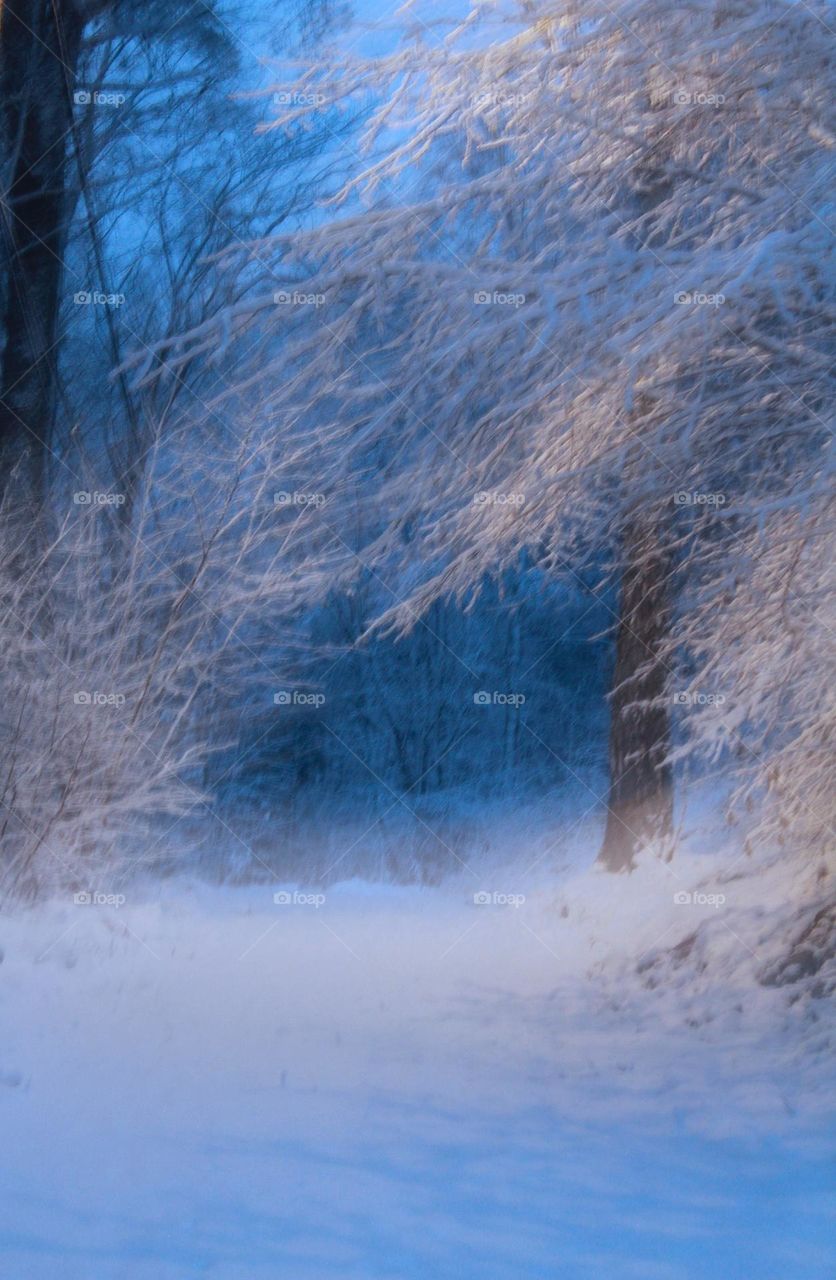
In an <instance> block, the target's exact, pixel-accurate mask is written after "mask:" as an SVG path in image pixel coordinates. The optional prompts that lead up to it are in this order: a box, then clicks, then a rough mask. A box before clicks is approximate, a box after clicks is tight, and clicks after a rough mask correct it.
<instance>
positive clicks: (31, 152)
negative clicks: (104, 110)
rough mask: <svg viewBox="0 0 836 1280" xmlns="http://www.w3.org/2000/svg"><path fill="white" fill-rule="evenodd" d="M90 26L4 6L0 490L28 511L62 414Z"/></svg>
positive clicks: (74, 11) (35, 5)
mask: <svg viewBox="0 0 836 1280" xmlns="http://www.w3.org/2000/svg"><path fill="white" fill-rule="evenodd" d="M82 26H83V20H82V17H81V14H80V12H79V10H78V8H77V7H76V5H75V4H74V3H72V0H0V111H2V146H3V197H4V198H3V209H2V219H3V249H4V256H5V266H6V291H5V298H4V304H3V314H2V333H3V338H4V342H5V345H4V350H3V357H2V364H0V467H1V468H2V473H0V488H5V487H6V485H7V483H8V479H9V474H10V472H11V471H12V470H15V471H16V485H15V489H16V493H17V496H18V497H19V498H20V499H22V500H23V503H27V502H28V501H29V500H30V499H32V498H34V499H37V497H38V493H39V489H40V485H41V483H42V481H43V475H44V465H45V457H46V454H47V451H48V449H49V441H50V435H51V431H52V419H53V413H54V407H55V392H56V368H57V350H56V339H57V316H58V312H59V308H60V301H61V296H60V293H61V282H62V276H63V262H62V259H63V254H64V247H65V239H66V236H65V231H66V227H65V221H66V218H65V212H66V203H67V202H66V194H65V189H66V164H67V151H68V145H69V144H68V137H69V134H70V130H71V127H72V119H73V114H72V113H73V91H74V87H75V77H76V68H77V63H78V54H79V48H80V44H81V34H82ZM18 485H19V486H20V489H19V490H18V488H17V486H18ZM15 505H18V503H17V502H16V503H15Z"/></svg>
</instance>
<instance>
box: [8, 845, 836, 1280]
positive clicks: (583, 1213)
mask: <svg viewBox="0 0 836 1280" xmlns="http://www.w3.org/2000/svg"><path fill="white" fill-rule="evenodd" d="M586 861H588V858H587V859H586ZM722 868H725V870H722ZM741 872H745V874H741ZM91 888H93V889H96V888H98V890H99V892H101V893H108V892H115V891H117V890H115V889H114V887H113V886H108V885H104V884H103V885H101V886H91ZM118 891H119V892H120V893H122V894H123V895H124V897H125V899H126V901H125V902H124V903H121V904H119V905H115V904H107V903H100V904H96V903H91V904H87V905H76V904H75V903H74V902H73V901H72V900H71V898H70V899H67V898H64V899H61V900H57V901H54V902H51V903H48V904H43V905H41V906H40V907H38V908H37V909H32V910H30V911H27V912H18V913H15V914H8V915H6V916H4V917H2V918H0V946H2V948H3V952H4V960H3V963H2V966H0V1019H2V1040H0V1115H1V1116H2V1131H3V1135H4V1140H3V1162H2V1167H3V1174H2V1179H3V1183H2V1197H0V1246H1V1248H0V1252H2V1255H3V1258H4V1261H3V1262H2V1264H0V1275H2V1277H4V1280H5V1277H9V1278H10V1280H12V1278H13V1280H180V1278H181V1277H182V1278H183V1280H185V1278H187V1277H193V1276H194V1277H198V1276H200V1277H211V1278H212V1280H259V1277H264V1278H265V1280H267V1278H268V1277H269V1280H285V1278H286V1280H326V1278H331V1277H344V1278H346V1280H348V1278H350V1280H406V1278H407V1277H409V1278H410V1280H411V1278H412V1277H416V1278H419V1277H420V1280H470V1278H471V1277H472V1278H473V1280H476V1278H477V1277H478V1278H479V1280H534V1278H535V1277H536V1278H537V1280H540V1278H543V1280H545V1278H546V1277H548V1280H554V1278H556V1277H560V1278H561V1280H562V1278H564V1277H565V1278H566V1280H576V1278H577V1280H599V1278H601V1277H611V1278H612V1280H620V1278H622V1277H624V1278H628V1277H629V1278H631V1280H632V1278H635V1280H702V1277H706V1278H707V1277H712V1280H713V1278H715V1277H722V1280H737V1278H738V1277H739V1278H740V1280H744V1278H745V1280H826V1278H829V1277H832V1276H833V1274H834V1266H836V1252H834V1250H833V1248H832V1246H829V1245H828V1236H829V1235H830V1236H831V1238H832V1227H833V1215H832V1206H830V1209H829V1202H828V1193H829V1189H830V1186H831V1185H832V1165H831V1163H830V1158H831V1157H832V1153H833V1141H832V1138H833V1129H832V1123H831V1119H832V1113H831V1112H829V1111H828V1085H829V1080H830V1076H831V1071H832V1069H831V1067H830V1060H829V1046H830V1042H831V1034H830V1030H829V1029H828V1027H827V1024H826V1021H825V1009H824V1007H823V1006H824V1002H823V1001H822V1000H820V999H816V998H814V997H811V996H810V995H809V993H807V994H805V995H804V996H803V997H802V998H800V999H795V1000H793V999H792V989H791V988H789V987H765V986H762V985H759V984H758V983H757V982H756V981H755V974H756V973H757V972H758V971H760V969H761V968H762V966H763V965H764V964H765V963H767V962H768V961H769V959H770V955H771V950H770V949H772V950H775V948H776V947H777V946H778V942H777V941H776V922H780V921H782V920H785V917H786V914H787V902H788V900H789V897H790V896H791V891H792V890H791V886H790V884H789V876H788V872H787V871H786V870H784V869H782V867H781V865H780V864H775V865H774V866H773V867H772V869H771V870H762V871H761V873H760V874H758V875H757V876H754V875H752V873H751V869H750V868H749V867H748V864H746V863H745V861H744V862H741V863H739V864H738V865H736V866H735V865H732V864H731V860H730V858H729V856H728V850H725V851H722V852H720V851H718V852H717V853H715V854H711V853H702V854H700V855H697V854H692V855H688V854H683V855H681V856H680V857H678V858H677V860H676V863H675V864H674V865H673V866H672V867H666V866H664V865H663V864H661V863H659V862H656V861H648V863H647V864H645V865H643V866H642V867H641V868H640V869H639V870H638V871H637V872H636V873H635V874H634V875H632V876H630V877H610V876H606V875H604V874H601V873H599V872H597V871H595V870H589V869H581V868H580V867H573V866H572V865H569V866H567V867H566V869H565V870H564V871H563V872H557V871H555V870H553V869H550V870H549V874H548V876H546V875H545V874H544V871H543V866H542V865H541V866H540V867H537V866H529V867H528V868H525V867H523V868H522V869H520V868H519V867H518V869H517V870H514V871H511V870H508V871H507V872H505V873H503V872H502V871H501V870H500V869H499V868H497V869H495V870H494V871H493V872H491V873H490V874H489V875H486V877H485V880H484V882H482V880H481V879H479V878H478V877H477V876H474V874H472V873H468V872H465V871H462V874H461V877H460V878H457V879H456V880H454V881H452V880H451V881H448V882H446V883H445V884H443V885H442V886H440V887H437V888H419V887H414V886H413V887H396V886H386V885H375V886H372V885H368V884H363V883H361V882H359V881H352V882H347V883H343V884H339V885H330V886H327V887H326V888H325V889H324V890H321V889H318V888H316V887H315V886H305V887H304V889H302V890H298V889H294V887H293V886H284V887H282V886H279V885H270V886H267V885H261V886H259V885H250V886H245V887H235V888H232V887H216V888H212V887H209V886H207V885H201V884H197V883H193V882H187V881H185V880H182V879H176V878H172V879H170V880H167V881H164V882H162V883H161V884H158V885H156V886H155V887H153V888H152V887H151V886H149V885H148V884H146V885H145V886H144V887H140V886H137V885H134V886H130V885H123V886H121V887H120V888H119V890H118ZM276 892H278V893H279V901H278V902H275V901H274V893H276ZM323 893H324V901H321V900H320V896H321V895H322V894H323ZM677 893H679V894H689V893H690V894H691V895H692V898H691V901H690V902H676V901H675V900H674V895H675V894H677ZM695 893H697V894H701V895H703V897H704V898H705V899H707V900H700V901H694V898H693V895H694V894H695ZM477 895H482V897H483V898H484V897H487V899H488V901H477V900H476V898H477ZM718 896H721V897H723V898H724V899H725V901H723V902H720V903H718V902H717V901H716V899H717V897H718ZM288 898H289V900H287V899H288ZM312 898H313V899H314V900H311V899H312ZM520 898H524V901H519V899H520ZM782 913H783V914H782ZM791 923H792V922H791V921H789V922H786V921H785V928H786V930H789V931H790V932H791ZM782 927H784V926H782ZM778 932H779V935H780V928H779V931H778ZM694 935H696V936H694Z"/></svg>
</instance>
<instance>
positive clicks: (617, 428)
mask: <svg viewBox="0 0 836 1280" xmlns="http://www.w3.org/2000/svg"><path fill="white" fill-rule="evenodd" d="M824 19H825V10H824V7H823V6H820V5H818V4H816V3H813V4H810V5H804V6H798V5H787V4H784V3H780V2H779V0H756V2H752V0H747V2H746V3H743V0H741V2H740V3H736V2H735V0H731V2H730V0H702V2H698V3H694V4H692V5H689V6H687V7H681V8H675V9H671V8H670V7H669V6H667V5H665V4H663V3H661V2H660V0H624V2H620V3H617V4H615V5H613V6H611V7H608V8H606V9H605V10H603V11H602V10H601V9H600V8H599V7H598V6H595V5H589V4H587V3H585V2H581V3H568V4H559V5H554V4H551V3H549V4H546V3H537V2H534V3H529V2H526V3H524V4H519V5H517V4H514V3H510V4H486V5H478V6H475V7H474V8H473V9H472V10H471V12H470V13H469V14H468V15H467V16H466V17H465V18H464V19H463V20H462V21H460V22H457V23H456V22H451V23H443V22H438V21H434V22H432V23H430V24H429V25H427V26H423V25H422V24H421V23H420V20H419V19H418V18H417V17H416V20H415V21H414V22H413V23H412V26H411V27H410V29H409V31H408V32H407V34H406V36H405V38H404V40H403V42H402V44H401V45H400V46H399V47H398V48H397V49H396V50H395V51H394V52H392V53H386V54H383V55H379V56H371V57H353V56H347V57H346V56H341V55H337V54H335V55H334V57H333V58H331V59H326V60H323V61H321V62H318V63H315V64H311V65H309V66H307V67H306V68H305V69H304V70H303V73H302V75H301V77H300V78H299V79H298V80H296V81H295V82H294V83H293V84H292V85H290V86H288V85H286V84H282V85H279V86H277V88H278V89H279V90H281V91H283V92H284V94H285V97H286V100H287V101H288V102H289V103H290V106H289V107H288V110H287V111H286V112H285V113H283V115H282V117H281V119H280V120H279V121H277V126H276V127H285V128H293V127H296V126H297V125H298V122H299V120H300V119H301V118H304V117H306V116H308V115H309V114H310V113H311V112H312V111H315V110H317V109H318V108H319V107H320V106H321V104H322V103H328V104H329V106H330V107H333V106H334V105H336V104H344V105H345V107H346V109H349V110H350V109H352V108H353V107H354V106H355V105H356V104H357V103H358V102H360V103H362V104H364V105H365V106H366V108H367V109H368V111H369V121H368V126H367V130H366V135H365V140H366V144H367V149H368V160H367V162H366V164H365V165H364V166H363V167H362V168H361V169H360V170H359V171H358V173H357V174H356V176H355V177H354V179H353V180H352V181H351V182H350V183H349V184H348V185H347V187H346V188H345V190H344V192H343V193H342V195H343V199H344V200H345V201H346V202H347V203H348V205H349V207H348V209H347V212H346V215H345V216H344V217H335V218H334V219H332V220H328V221H325V222H324V223H323V224H322V225H320V226H317V227H316V228H314V229H313V230H311V231H309V232H307V233H305V234H302V235H295V236H292V237H287V238H284V239H281V240H278V241H275V242H274V243H273V245H272V249H273V254H274V256H273V259H272V273H273V277H274V278H273V280H272V281H271V292H270V293H267V292H265V294H264V296H263V297H262V299H261V300H260V301H259V300H255V301H253V300H252V299H250V300H248V302H247V304H246V306H243V307H241V308H238V309H235V308H232V309H230V310H229V311H228V312H227V313H226V314H225V315H224V317H223V328H224V333H225V335H226V337H227V338H229V337H235V336H237V335H239V334H242V333H243V332H245V331H246V332H247V334H248V342H252V343H254V347H255V352H256V359H257V360H258V359H261V354H260V353H263V351H265V350H266V347H263V348H259V343H258V337H259V336H261V337H262V338H263V339H264V340H265V342H266V341H269V338H270V336H271V335H272V334H274V333H275V330H276V326H281V328H282V332H283V333H284V334H285V335H286V341H285V343H284V346H283V349H282V353H281V357H280V359H279V360H278V361H275V362H274V363H273V364H272V365H269V366H268V365H267V363H266V362H265V360H263V359H262V360H261V364H260V367H259V376H260V377H262V378H263V377H264V376H265V375H269V374H270V373H271V372H272V376H273V377H274V384H275V389H274V391H273V393H272V396H271V407H273V408H275V409H276V410H277V412H278V413H279V414H280V415H281V417H282V420H283V421H284V422H285V424H286V429H287V430H293V431H298V432H300V433H301V436H302V438H303V439H304V440H306V441H307V443H308V444H309V459H310V461H309V468H310V473H311V474H312V475H315V476H316V477H317V484H318V485H319V486H320V487H322V488H326V489H328V491H329V492H331V493H333V494H335V495H339V493H340V492H341V491H345V489H346V484H345V477H346V475H349V474H354V475H356V474H366V475H368V474H369V473H370V471H372V470H373V471H375V472H376V475H377V488H376V495H375V496H376V500H377V501H378V502H380V503H381V504H382V507H383V509H384V510H385V511H386V512H387V513H388V519H387V521H386V524H385V528H384V530H383V532H382V533H380V534H379V535H378V536H376V537H375V539H374V540H373V541H372V542H370V543H368V544H366V545H364V546H363V547H362V548H359V549H358V548H352V553H351V555H347V556H346V571H347V572H348V571H350V565H351V562H352V558H353V556H354V555H356V554H359V555H360V556H361V558H362V561H363V562H364V563H366V564H372V565H377V566H383V565H386V566H389V567H393V566H399V565H400V566H408V572H407V574H406V576H405V577H404V579H403V582H404V584H405V591H404V593H403V597H402V598H401V599H400V601H399V602H398V603H397V604H396V605H393V606H392V608H391V609H390V610H388V611H387V612H386V614H385V615H384V618H383V620H382V621H383V622H384V623H388V624H390V625H393V626H395V627H408V626H410V625H411V624H412V622H413V621H414V619H415V617H416V616H417V615H418V614H420V612H421V611H422V610H424V609H426V608H427V607H428V606H429V605H430V603H431V602H432V601H434V600H436V599H437V598H439V597H440V596H445V595H450V594H452V595H455V596H458V597H460V598H464V597H467V596H468V595H469V594H470V593H472V592H473V591H474V589H476V588H477V587H478V584H479V582H480V580H481V578H482V575H483V574H484V573H486V572H495V571H497V570H499V569H501V568H502V567H503V566H505V565H507V564H509V563H511V562H512V560H513V558H514V557H516V556H517V555H518V554H519V552H520V550H521V549H522V548H531V549H534V550H535V551H536V554H537V556H538V558H539V561H540V563H541V564H543V565H544V566H547V567H549V568H552V569H554V570H555V571H556V572H557V571H559V572H566V573H569V574H572V573H575V572H577V570H578V568H579V567H580V565H581V564H583V563H584V562H585V561H586V560H587V559H588V557H589V555H590V553H596V554H597V553H600V551H601V549H606V551H607V552H608V554H609V557H610V569H611V571H612V572H613V573H621V574H622V575H623V576H622V594H621V605H620V610H619V617H618V619H617V621H618V627H617V638H616V646H617V655H616V683H615V687H614V688H613V693H612V737H611V768H612V779H611V791H610V798H609V824H608V831H607V836H606V839H605V845H604V850H603V857H604V860H605V862H606V864H607V865H608V866H609V867H611V868H613V869H619V868H623V867H630V866H631V865H632V863H633V858H634V855H635V852H636V849H637V847H638V846H639V845H641V844H643V843H646V842H647V841H648V840H654V839H656V838H660V839H661V840H662V842H663V843H664V842H665V841H666V840H667V836H668V833H669V830H670V824H671V797H670V778H669V760H670V755H671V751H670V745H671V734H670V724H669V720H670V707H671V701H672V699H673V698H675V696H676V694H677V693H678V692H680V691H679V689H678V687H677V682H678V681H679V679H680V677H677V681H673V682H672V681H671V679H670V676H671V675H672V672H673V664H674V662H676V661H677V660H678V659H679V657H680V656H681V655H683V654H684V655H685V658H686V661H687V658H688V651H689V649H690V648H692V647H693V648H695V649H696V650H699V651H701V652H706V653H708V652H711V653H712V654H716V662H715V664H714V667H712V668H711V669H717V664H720V666H722V655H723V652H724V648H725V640H724V638H723V635H724V633H723V629H722V628H721V627H719V626H715V627H713V628H710V629H706V621H707V619H709V618H710V615H709V614H707V613H706V611H705V610H704V609H701V607H700V604H699V603H698V602H699V601H701V600H703V599H704V598H705V597H704V596H703V594H702V592H703V591H704V590H705V588H706V584H708V589H709V591H710V589H711V584H712V583H713V582H714V581H715V580H716V575H717V572H718V569H719V568H722V570H723V572H724V573H726V574H727V575H728V579H729V582H730V583H731V584H732V585H731V588H730V590H729V591H728V592H727V594H726V598H725V609H726V611H727V613H728V616H729V617H731V616H732V614H733V613H734V611H735V610H736V609H738V608H741V609H744V605H743V602H742V601H740V600H739V599H738V596H737V595H736V592H735V586H734V583H735V581H736V580H739V579H740V578H742V576H743V575H745V572H746V566H747V565H748V564H749V563H750V562H751V559H752V557H753V556H754V558H755V559H756V560H757V561H758V563H761V560H762V558H763V557H766V558H767V559H768V558H769V556H770V555H773V554H776V549H775V540H776V539H777V548H778V552H777V554H778V558H779V559H780V549H781V547H783V545H784V543H783V538H784V536H785V531H786V525H785V523H784V522H783V521H782V520H780V519H778V520H775V519H771V518H770V519H766V518H765V517H766V516H767V515H768V513H770V512H772V511H774V510H776V508H777V509H780V510H781V511H789V510H791V509H792V508H793V507H794V506H804V507H806V508H807V515H806V517H805V518H806V519H807V520H808V521H811V522H812V526H813V528H814V530H815V536H816V537H819V536H820V534H821V527H820V520H819V517H818V511H817V508H815V505H813V506H811V503H812V504H815V502H816V501H817V500H818V498H817V497H816V498H814V497H813V496H812V495H814V494H815V495H818V494H819V493H820V492H821V491H822V490H823V489H824V488H826V484H825V480H824V474H825V467H826V462H825V459H826V454H825V453H824V449H825V446H826V441H827V423H826V420H825V406H826V403H827V400H826V386H825V383H824V381H823V379H824V378H825V376H826V372H827V367H828V365H827V357H828V350H827V329H826V322H827V320H828V318H829V317H828V311H827V304H828V301H829V295H828V292H827V290H828V285H827V273H826V264H827V260H828V255H829V253H830V244H831V240H832V237H831V233H830V230H829V228H828V225H827V214H828V211H829V209H830V205H829V204H828V195H827V186H826V183H827V165H826V162H825V161H826V152H827V148H828V147H829V146H830V145H831V141H832V137H831V134H830V132H829V131H828V123H827V117H828V98H827V93H826V89H825V85H826V81H827V72H828V68H829V66H830V62H831V58H832V53H831V47H830V36H829V32H828V29H827V26H826V23H825V21H824ZM264 252H265V245H264V244H259V245H258V246H255V249H254V253H253V254H252V255H245V257H244V262H245V264H246V265H245V269H247V270H251V269H252V258H253V257H260V256H262V255H263V254H264ZM235 257H236V255H235V254H234V252H232V253H231V254H230V258H229V263H228V265H229V267H230V269H231V270H233V271H234V270H238V269H240V267H239V263H238V262H236V261H235ZM276 273H279V274H281V275H282V278H283V287H284V289H285V290H286V293H285V295H284V296H283V299H282V301H284V302H285V303H286V305H276V303H275V301H274V297H275V274H276ZM311 298H316V299H319V300H321V304H320V305H317V306H306V305H304V303H305V302H306V301H308V300H309V299H311ZM254 334H255V338H254V336H253V335H254ZM216 344H217V329H216V326H214V325H206V326H204V327H203V328H202V329H200V330H198V331H196V332H193V333H192V334H191V335H189V338H188V339H187V340H186V341H185V342H184V343H183V346H182V349H181V352H180V354H179V355H178V354H177V353H176V352H174V353H171V352H169V356H170V358H171V359H172V360H173V362H174V363H175V365H176V362H177V360H178V359H183V360H186V359H191V358H193V357H194V356H195V355H196V354H200V353H201V352H210V351H211V350H212V349H213V348H214V347H215V346H216ZM300 424H301V426H300ZM786 518H787V519H789V518H790V517H789V516H787V517H786ZM329 519H330V520H331V521H332V522H333V524H334V527H335V528H337V527H338V526H339V523H340V507H339V503H338V501H335V502H332V503H331V505H330V507H329ZM341 541H343V543H344V544H345V543H346V542H350V538H349V537H347V536H346V534H345V529H343V533H342V534H341ZM735 573H737V579H735ZM784 588H785V589H786V590H787V591H788V593H789V597H788V598H789V599H792V596H793V589H794V588H793V583H792V581H788V582H786V583H784V584H782V588H781V589H782V590H783V589H784ZM748 612H750V611H746V610H745V609H744V612H743V613H742V614H741V617H745V616H748ZM755 621H757V618H756V619H755ZM764 648H765V649H766V651H767V653H768V655H769V657H770V659H771V660H772V659H776V658H777V657H778V655H779V653H780V649H781V646H780V644H774V645H773V644H769V643H765V645H764ZM760 661H761V662H763V661H765V655H764V654H760ZM708 669H709V668H706V670H708ZM723 669H724V670H725V668H723ZM729 673H731V667H729ZM740 678H742V676H741V677H740ZM758 687H760V686H758ZM753 689H754V693H755V696H753V697H752V698H750V699H749V701H748V703H747V706H746V714H745V716H744V717H743V718H742V719H741V720H740V721H739V723H738V724H736V725H730V727H729V730H728V733H727V745H731V746H733V745H734V744H735V742H736V741H737V740H738V739H739V740H740V742H741V749H742V751H743V754H744V756H745V754H746V749H745V737H746V732H747V726H748V725H749V724H750V723H753V722H756V721H758V720H759V719H761V718H762V717H763V715H764V714H765V715H766V718H767V719H770V718H771V717H770V715H769V712H768V708H767V703H766V702H765V701H763V697H762V691H761V695H760V697H759V696H758V695H757V688H754V687H753ZM710 692H711V691H709V694H710ZM706 696H708V695H706ZM696 705H697V706H698V707H702V706H703V705H704V703H703V702H701V701H699V700H698V701H697V704H696ZM690 706H691V703H689V704H688V708H689V714H688V715H686V716H684V717H682V718H683V719H684V720H685V721H686V724H685V727H686V729H687V727H688V725H687V721H688V720H689V719H690ZM784 729H785V730H786V731H788V732H803V730H802V729H801V727H800V726H799V725H798V724H796V725H795V727H794V728H793V729H790V728H789V727H788V726H784ZM805 758H806V759H807V760H808V762H809V763H810V766H811V768H812V767H814V757H813V756H812V755H810V756H808V757H805ZM817 759H818V758H817V757H816V760H817ZM759 760H760V763H759V764H758V765H757V768H758V769H759V770H767V771H768V769H769V763H768V759H767V760H764V759H763V757H762V756H761V757H759ZM759 776H760V775H759ZM792 785H793V786H794V788H795V789H796V791H799V792H803V791H804V790H807V789H809V788H810V787H811V786H812V785H813V783H812V780H810V779H805V778H801V777H799V778H797V779H794V780H793V783H792Z"/></svg>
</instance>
